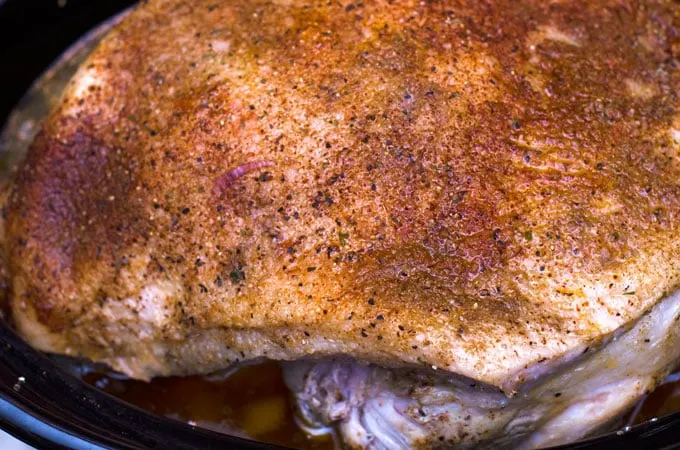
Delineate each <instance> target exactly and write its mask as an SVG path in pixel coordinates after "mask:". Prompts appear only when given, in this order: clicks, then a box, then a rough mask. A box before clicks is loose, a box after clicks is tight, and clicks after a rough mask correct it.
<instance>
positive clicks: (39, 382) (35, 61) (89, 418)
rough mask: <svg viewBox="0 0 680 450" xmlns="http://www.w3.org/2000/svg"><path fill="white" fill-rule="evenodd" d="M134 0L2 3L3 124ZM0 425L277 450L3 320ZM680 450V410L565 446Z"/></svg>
mask: <svg viewBox="0 0 680 450" xmlns="http://www.w3.org/2000/svg"><path fill="white" fill-rule="evenodd" d="M133 3H134V2H133V1H131V0H120V1H118V0H116V1H113V0H106V1H96V0H60V1H57V0H0V125H2V124H3V123H5V121H6V119H7V117H8V115H9V113H10V111H11V110H12V108H13V107H14V105H15V104H17V102H19V100H20V99H21V98H22V96H23V94H24V93H25V92H26V91H27V90H28V88H29V87H30V85H31V83H32V82H33V80H35V79H36V78H38V77H39V76H40V74H41V73H43V71H45V70H46V69H47V67H48V66H49V65H50V64H51V63H52V61H54V60H55V59H56V58H57V57H58V56H59V55H60V54H62V53H63V52H64V50H66V49H67V48H69V46H70V45H71V44H73V43H74V42H76V41H77V40H78V38H80V37H81V36H82V35H83V34H85V33H86V32H87V31H88V30H90V29H92V28H93V27H94V26H96V25H97V24H99V23H101V22H103V21H105V20H106V19H108V18H109V17H111V16H113V15H115V14H116V13H118V12H120V11H122V10H124V9H125V8H127V7H128V6H130V5H132V4H133ZM0 428H2V429H4V430H5V431H7V432H9V433H11V434H13V435H14V436H16V437H17V438H19V439H21V440H23V441H25V442H27V443H29V444H31V445H33V446H35V447H38V448H75V449H98V448H116V449H148V448H159V449H207V448H228V449H276V448H278V447H275V446H272V445H267V444H261V443H257V442H253V441H248V440H244V439H240V438H237V437H232V436H228V435H224V434H218V433H215V432H211V431H207V430H202V429H198V428H195V427H192V426H190V425H187V424H185V423H183V422H179V421H175V420H172V419H167V418H164V417H160V416H157V415H154V414H151V413H148V412H145V411H142V410H140V409H138V408H136V407H134V406H131V405H129V404H127V403H125V402H122V401H120V400H118V399H116V398H113V397H111V396H109V395H108V394H106V393H104V392H101V391H99V390H97V389H95V388H92V387H90V386H88V385H87V384H85V383H83V382H82V381H80V380H79V379H78V378H76V377H74V376H73V375H71V374H69V373H68V372H67V371H65V370H63V369H61V368H60V367H59V366H57V365H56V364H55V363H54V361H53V360H51V359H50V358H48V357H46V356H45V355H43V354H41V353H39V352H37V351H35V350H33V349H32V348H30V347H29V346H28V345H26V344H25V343H24V342H22V341H21V339H19V338H18V337H17V336H16V334H15V333H14V332H13V331H12V330H11V329H10V327H8V326H7V325H5V324H4V323H2V322H1V321H0ZM563 448H564V449H591V450H592V449H600V448H617V449H659V450H660V449H675V448H680V414H675V415H672V416H668V417H664V418H660V419H658V420H655V421H652V422H648V423H646V424H643V425H640V426H637V427H634V428H632V429H630V430H627V431H626V432H625V433H622V432H619V433H612V434H609V435H606V436H603V437H599V438H596V439H592V440H589V441H583V442H580V443H577V444H573V445H570V446H566V447H563Z"/></svg>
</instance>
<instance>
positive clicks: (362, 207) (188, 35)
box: [4, 0, 680, 392]
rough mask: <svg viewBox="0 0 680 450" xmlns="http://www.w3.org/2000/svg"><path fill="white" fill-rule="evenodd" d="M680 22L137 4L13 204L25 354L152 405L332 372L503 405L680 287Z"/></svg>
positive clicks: (32, 157)
mask: <svg viewBox="0 0 680 450" xmlns="http://www.w3.org/2000/svg"><path fill="white" fill-rule="evenodd" d="M678 8H679V7H678V6H677V3H675V2H672V1H670V0H668V1H663V0H656V1H645V2H636V1H632V0H630V1H629V0H616V1H614V0H612V1H604V0H602V1H577V0H574V1H557V0H555V1H539V0H535V1H532V0H521V1H512V2H511V1H505V0H498V1H493V2H484V1H470V2H468V1H432V2H417V1H406V0H404V1H402V0H397V1H393V2H386V1H378V0H377V1H370V2H356V3H350V2H349V0H348V1H347V2H344V3H342V2H319V1H309V2H306V1H302V0H275V1H259V0H230V1H215V0H211V1H200V0H196V1H181V0H150V1H148V2H145V3H143V4H141V5H140V6H139V7H138V8H137V9H136V10H135V11H134V12H133V13H132V14H131V15H130V16H128V17H127V18H126V19H125V20H124V21H123V22H122V23H121V24H120V25H118V26H117V27H116V28H115V29H114V30H113V31H112V32H111V33H110V34H109V35H108V36H107V37H106V38H105V39H104V41H103V42H102V43H101V44H100V45H99V47H98V48H97V49H96V50H95V51H94V53H93V54H92V56H91V57H90V58H89V59H88V60H87V61H86V62H85V63H84V64H83V66H82V68H81V69H80V70H79V72H78V73H77V75H76V76H75V78H74V80H73V81H72V83H71V84H70V86H69V88H68V90H67V92H66V93H65V95H64V97H63V99H62V101H61V103H60V104H59V106H58V107H57V108H56V109H55V110H54V111H52V113H51V114H50V115H49V117H48V118H47V119H46V121H45V123H44V125H43V129H42V132H41V133H40V134H39V136H38V137H37V138H36V140H35V142H34V143H33V145H32V147H31V149H30V152H29V155H28V157H27V160H26V161H25V163H24V164H23V165H22V167H21V168H20V170H19V173H18V175H17V177H16V181H15V183H14V185H13V188H12V191H11V194H10V198H9V202H8V205H7V207H6V214H5V215H6V238H5V244H4V246H5V253H6V255H7V259H8V270H9V272H10V274H11V297H12V309H13V314H14V318H15V320H16V323H17V326H18V329H19V330H20V332H21V333H22V334H23V336H24V337H25V338H26V339H27V340H28V341H29V342H31V343H32V344H34V345H35V346H37V347H39V348H41V349H43V350H47V351H51V352H58V353H66V354H69V355H77V356H84V357H87V358H91V359H93V360H98V361H103V362H106V363H108V364H110V365H111V366H113V367H114V368H116V369H118V370H120V371H122V372H125V373H126V374H128V375H130V376H132V377H137V378H149V377H153V376H157V375H168V374H186V373H200V372H209V371H213V370H217V369H220V368H223V367H226V366H228V365H230V364H232V363H234V362H236V361H242V360H247V359H254V358H260V357H266V358H273V359H296V358H301V357H307V356H323V355H335V354H345V355H349V356H351V357H354V358H356V359H359V360H363V361H370V362H373V363H377V364H379V365H381V366H387V367H396V366H416V367H434V368H437V369H438V370H440V371H441V370H444V371H448V372H451V373H456V374H459V375H462V376H465V377H469V378H473V379H475V380H479V381H482V382H485V383H489V384H492V385H496V386H499V387H502V388H503V389H504V390H505V391H506V392H511V391H514V390H515V389H516V388H517V387H518V386H520V385H521V384H522V382H524V381H526V380H527V379H530V378H536V377H539V376H540V375H541V374H542V373H543V372H545V370H547V369H544V368H549V367H554V366H555V364H558V363H560V362H562V361H566V360H569V359H571V358H573V357H575V356H576V355H578V354H581V353H582V352H583V351H584V349H586V348H587V347H589V346H597V345H598V343H600V342H601V341H602V339H603V338H604V337H606V336H608V335H609V334H610V333H612V332H613V331H615V330H617V329H619V328H620V327H627V326H630V325H632V324H633V323H634V321H635V320H636V319H637V318H639V317H640V315H641V314H642V313H643V312H645V311H647V310H648V309H649V308H651V307H652V306H653V305H654V304H655V303H657V302H658V301H659V300H660V299H661V298H662V297H663V296H664V295H666V294H668V293H670V292H672V291H673V290H675V289H676V287H677V286H678V274H679V269H680V262H679V261H680V258H678V253H679V251H678V243H679V241H680V233H679V232H678V225H677V224H678V222H677V218H678V216H679V215H680V185H679V183H680V182H679V181H678V180H680V160H679V159H678V157H679V154H680V153H679V152H680V116H679V115H678V111H677V108H678V92H680V91H679V87H680V76H679V74H678V70H677V67H678V59H677V58H678V53H679V52H680V38H679V36H678V33H679V28H678V27H679V25H680V22H679V21H680V15H679V14H678Z"/></svg>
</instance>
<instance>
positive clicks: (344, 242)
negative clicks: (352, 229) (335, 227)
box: [338, 231, 349, 247]
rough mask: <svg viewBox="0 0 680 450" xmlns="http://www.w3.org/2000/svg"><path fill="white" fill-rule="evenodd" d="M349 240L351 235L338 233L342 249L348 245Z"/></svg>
mask: <svg viewBox="0 0 680 450" xmlns="http://www.w3.org/2000/svg"><path fill="white" fill-rule="evenodd" d="M347 239H349V233H343V232H342V231H339V232H338V241H340V247H344V246H345V245H347Z"/></svg>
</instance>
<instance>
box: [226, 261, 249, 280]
mask: <svg viewBox="0 0 680 450" xmlns="http://www.w3.org/2000/svg"><path fill="white" fill-rule="evenodd" d="M229 278H230V279H231V282H232V283H234V284H238V283H240V282H241V281H243V280H245V279H246V273H245V272H244V271H243V267H242V266H241V265H240V264H239V265H238V266H236V268H234V270H232V271H231V272H229Z"/></svg>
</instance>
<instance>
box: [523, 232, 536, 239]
mask: <svg viewBox="0 0 680 450" xmlns="http://www.w3.org/2000/svg"><path fill="white" fill-rule="evenodd" d="M533 238H534V234H533V233H532V232H531V230H529V231H527V232H525V233H524V239H526V240H527V241H531V240H533Z"/></svg>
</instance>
